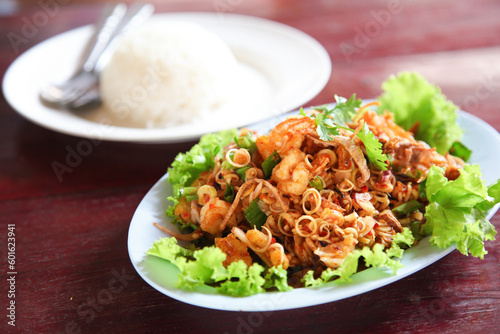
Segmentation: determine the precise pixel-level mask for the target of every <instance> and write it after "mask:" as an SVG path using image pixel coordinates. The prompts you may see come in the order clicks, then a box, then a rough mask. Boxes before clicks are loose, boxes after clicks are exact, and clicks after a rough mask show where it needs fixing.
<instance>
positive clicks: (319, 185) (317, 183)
mask: <svg viewBox="0 0 500 334" xmlns="http://www.w3.org/2000/svg"><path fill="white" fill-rule="evenodd" d="M309 186H311V187H312V188H315V189H316V190H318V191H319V190H323V189H325V181H323V179H322V178H321V176H315V177H314V178H313V179H312V180H310V181H309Z"/></svg>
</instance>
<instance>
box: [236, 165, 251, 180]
mask: <svg viewBox="0 0 500 334" xmlns="http://www.w3.org/2000/svg"><path fill="white" fill-rule="evenodd" d="M250 168H252V167H250V166H245V167H241V168H238V169H237V170H236V174H238V176H239V177H240V179H242V180H243V181H246V180H245V178H246V172H247V170H249V169H250Z"/></svg>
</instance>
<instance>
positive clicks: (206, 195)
mask: <svg viewBox="0 0 500 334" xmlns="http://www.w3.org/2000/svg"><path fill="white" fill-rule="evenodd" d="M203 199H204V200H205V203H207V202H208V201H210V195H209V194H204V195H203Z"/></svg>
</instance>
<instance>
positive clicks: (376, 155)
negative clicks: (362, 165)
mask: <svg viewBox="0 0 500 334" xmlns="http://www.w3.org/2000/svg"><path fill="white" fill-rule="evenodd" d="M358 138H359V139H361V141H362V142H363V144H364V145H365V148H366V155H368V160H370V162H371V163H372V164H373V165H374V166H375V168H377V169H378V170H387V163H386V161H387V156H386V155H385V154H384V152H383V151H382V143H381V142H380V141H379V140H378V139H377V138H375V135H374V134H373V132H371V131H370V129H368V126H367V125H366V123H364V124H363V128H362V129H361V131H359V132H358Z"/></svg>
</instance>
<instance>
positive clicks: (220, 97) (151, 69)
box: [100, 21, 238, 128]
mask: <svg viewBox="0 0 500 334" xmlns="http://www.w3.org/2000/svg"><path fill="white" fill-rule="evenodd" d="M237 66H238V65H237V62H236V59H235V57H234V55H233V54H232V52H231V50H230V49H229V48H228V46H227V45H226V44H225V43H224V42H223V41H222V40H221V39H220V38H219V37H218V36H216V35H214V34H212V33H210V32H208V31H207V30H205V29H203V28H202V27H200V26H197V25H195V24H192V23H187V22H176V21H172V22H163V23H151V24H148V25H146V26H144V27H142V28H140V29H138V30H136V31H134V32H131V33H128V34H126V35H124V36H122V37H121V38H120V40H118V41H117V46H116V50H115V51H114V53H113V55H112V56H111V58H110V60H109V62H108V64H107V65H106V66H105V68H104V69H103V72H102V74H101V86H100V89H101V95H102V99H103V104H104V107H105V108H104V109H105V110H106V113H108V115H107V116H109V118H111V120H112V121H115V123H119V124H120V125H125V126H131V127H140V128H166V127H170V126H176V125H181V124H184V123H190V122H193V121H196V120H198V121H199V120H201V119H203V118H207V117H210V113H211V112H212V111H213V110H214V109H215V108H217V106H219V105H221V104H223V103H224V102H225V101H226V100H227V99H228V98H229V96H230V95H231V94H232V89H233V87H234V83H235V73H236V71H237Z"/></svg>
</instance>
